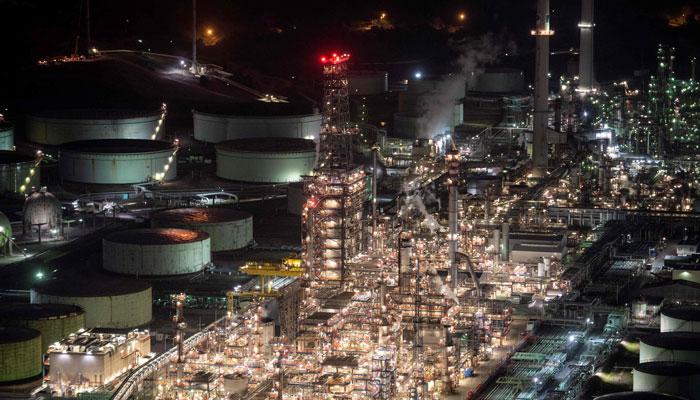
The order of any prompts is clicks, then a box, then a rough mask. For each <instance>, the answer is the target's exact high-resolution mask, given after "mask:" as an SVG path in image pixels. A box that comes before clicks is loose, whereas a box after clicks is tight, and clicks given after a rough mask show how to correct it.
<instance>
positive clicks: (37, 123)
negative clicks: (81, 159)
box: [27, 108, 165, 145]
mask: <svg viewBox="0 0 700 400" xmlns="http://www.w3.org/2000/svg"><path fill="white" fill-rule="evenodd" d="M163 114H164V113H163V109H155V110H152V111H145V110H123V109H93V108H91V109H79V110H78V109H71V110H51V111H44V112H39V113H35V114H32V115H30V116H28V117H27V139H28V140H30V141H32V142H35V143H41V144H48V145H60V144H64V143H69V142H76V141H82V140H101V139H143V140H150V139H152V136H153V134H154V133H157V132H158V130H156V129H157V128H158V129H159V128H160V126H161V124H162V119H163V118H164V117H165V116H164V115H163Z"/></svg>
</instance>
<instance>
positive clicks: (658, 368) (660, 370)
mask: <svg viewBox="0 0 700 400" xmlns="http://www.w3.org/2000/svg"><path fill="white" fill-rule="evenodd" d="M632 378H633V383H632V388H633V390H634V391H635V392H658V393H667V394H670V395H675V396H682V397H686V398H690V399H695V398H697V397H695V396H696V395H697V393H700V367H698V366H697V365H692V364H687V363H679V362H665V361H661V362H647V363H640V364H639V365H637V366H636V367H634V369H633V370H632Z"/></svg>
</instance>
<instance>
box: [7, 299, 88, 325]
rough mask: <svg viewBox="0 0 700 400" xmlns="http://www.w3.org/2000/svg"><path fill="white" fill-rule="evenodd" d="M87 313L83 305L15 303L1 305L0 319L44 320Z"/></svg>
mask: <svg viewBox="0 0 700 400" xmlns="http://www.w3.org/2000/svg"><path fill="white" fill-rule="evenodd" d="M83 313H85V310H83V309H82V308H81V307H78V306H73V305H69V304H29V303H15V304H2V305H0V320H13V321H17V320H44V319H57V318H66V317H72V316H75V315H80V314H83Z"/></svg>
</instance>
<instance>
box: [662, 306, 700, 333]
mask: <svg viewBox="0 0 700 400" xmlns="http://www.w3.org/2000/svg"><path fill="white" fill-rule="evenodd" d="M661 332H700V307H677V308H666V309H663V310H661Z"/></svg>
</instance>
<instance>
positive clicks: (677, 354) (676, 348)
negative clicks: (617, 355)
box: [639, 332, 700, 366]
mask: <svg viewBox="0 0 700 400" xmlns="http://www.w3.org/2000/svg"><path fill="white" fill-rule="evenodd" d="M651 361H675V362H685V363H690V364H695V365H698V366H700V333H697V332H663V333H653V334H651V335H646V336H643V337H642V338H641V340H640V345H639V362H641V363H645V362H651Z"/></svg>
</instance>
